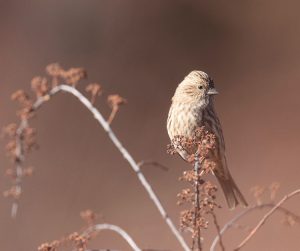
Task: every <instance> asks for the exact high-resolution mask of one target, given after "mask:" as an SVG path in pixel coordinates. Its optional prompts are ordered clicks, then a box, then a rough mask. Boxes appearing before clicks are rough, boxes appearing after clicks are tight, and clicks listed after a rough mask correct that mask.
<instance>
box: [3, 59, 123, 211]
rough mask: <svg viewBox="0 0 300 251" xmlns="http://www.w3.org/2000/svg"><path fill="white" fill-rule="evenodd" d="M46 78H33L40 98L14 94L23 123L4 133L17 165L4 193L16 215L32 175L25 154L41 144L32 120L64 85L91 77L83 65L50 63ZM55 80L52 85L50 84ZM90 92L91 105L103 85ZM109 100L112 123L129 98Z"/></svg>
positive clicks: (19, 92)
mask: <svg viewBox="0 0 300 251" xmlns="http://www.w3.org/2000/svg"><path fill="white" fill-rule="evenodd" d="M46 73H47V74H48V75H49V77H50V79H48V78H46V77H41V76H36V77H34V78H33V79H32V80H31V89H32V91H33V92H34V94H35V96H36V98H35V99H31V98H30V95H29V94H27V93H26V92H25V91H23V90H17V91H16V92H14V93H13V94H12V95H11V99H12V100H14V101H17V102H18V103H19V104H20V107H21V108H20V109H19V110H18V111H17V116H18V117H19V119H20V123H19V125H17V124H14V123H12V124H9V125H7V126H6V127H5V128H4V129H3V132H4V134H5V135H6V136H7V137H8V138H9V141H8V143H7V145H6V151H7V153H8V156H9V157H10V158H11V159H12V162H13V163H14V166H13V167H11V168H9V169H7V171H6V174H7V176H9V177H10V178H11V180H12V186H11V187H10V188H9V189H8V190H7V191H5V192H4V196H5V197H12V198H13V199H14V200H15V202H14V206H13V209H12V215H13V216H15V214H16V210H17V200H18V199H19V197H20V195H21V192H22V190H21V181H22V177H23V176H28V175H31V174H32V172H33V168H32V167H25V166H24V165H25V155H26V154H27V153H28V152H29V151H30V150H31V149H33V148H36V147H37V143H36V130H35V129H34V128H32V127H30V126H29V120H30V119H31V118H32V117H33V116H34V115H35V113H36V111H37V109H38V108H39V107H40V106H41V105H42V104H43V103H45V102H47V101H49V100H50V98H51V96H52V95H54V94H55V93H57V91H56V90H57V87H59V86H60V85H61V86H62V85H65V84H67V85H70V86H72V87H74V88H75V86H77V84H78V83H79V81H80V80H82V79H85V78H86V77H87V73H86V71H85V70H84V69H83V68H70V69H68V70H64V69H63V68H62V67H61V66H60V65H59V64H58V63H54V64H50V65H48V66H47V67H46ZM49 83H51V84H49ZM86 91H87V92H88V93H90V94H91V104H92V105H93V104H94V103H95V101H96V98H97V97H98V96H100V95H101V93H102V88H101V86H100V85H99V84H97V83H90V84H88V85H87V86H86ZM108 103H109V105H110V107H111V108H112V112H111V115H110V117H109V122H111V121H112V119H113V118H114V117H115V115H116V113H117V111H118V110H119V107H120V105H122V104H125V103H126V100H125V99H123V98H122V97H120V96H119V95H110V96H108Z"/></svg>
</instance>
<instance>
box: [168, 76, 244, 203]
mask: <svg viewBox="0 0 300 251" xmlns="http://www.w3.org/2000/svg"><path fill="white" fill-rule="evenodd" d="M214 94H217V92H216V90H215V88H214V83H213V81H212V79H211V78H210V77H209V76H208V75H207V74H206V73H205V72H202V71H192V72H191V73H190V74H189V75H187V76H186V77H185V79H184V80H183V81H182V82H181V83H180V84H179V85H178V87H177V89H176V91H175V94H174V96H173V98H172V105H171V107H170V111H169V116H168V121H167V130H168V134H169V137H170V139H171V141H172V140H173V139H174V137H175V136H184V137H186V138H192V137H193V136H194V135H195V130H196V129H197V128H199V127H201V126H205V129H206V130H208V131H210V132H211V133H213V134H214V135H215V136H216V149H215V150H214V152H213V156H214V161H215V163H216V168H215V169H214V175H215V176H216V177H217V179H218V181H219V183H220V185H221V187H222V189H223V192H224V195H225V198H226V200H227V203H228V206H229V208H235V207H236V205H237V204H239V203H241V204H242V205H244V206H247V202H246V200H245V199H244V197H243V195H242V194H241V192H240V191H239V189H238V187H237V186H236V184H235V182H234V181H233V179H232V177H231V175H230V173H229V170H228V168H227V162H226V156H225V142H224V138H223V133H222V128H221V124H220V121H219V119H218V117H217V115H216V112H215V109H214V106H213V96H214ZM178 153H179V154H180V155H181V157H182V158H183V159H185V160H188V156H189V155H190V154H191V153H188V152H186V151H185V150H180V151H178Z"/></svg>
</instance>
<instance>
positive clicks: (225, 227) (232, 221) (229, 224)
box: [209, 203, 300, 251]
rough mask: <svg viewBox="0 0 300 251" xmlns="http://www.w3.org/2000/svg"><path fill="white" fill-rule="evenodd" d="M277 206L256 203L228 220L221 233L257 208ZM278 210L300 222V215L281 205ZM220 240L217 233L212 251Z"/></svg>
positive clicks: (211, 247)
mask: <svg viewBox="0 0 300 251" xmlns="http://www.w3.org/2000/svg"><path fill="white" fill-rule="evenodd" d="M275 206H276V205H275V204H274V203H268V204H262V205H255V206H252V207H248V208H246V209H245V210H244V211H242V212H240V213H239V214H238V215H236V216H235V217H234V218H232V219H231V220H230V221H228V222H227V223H226V224H225V225H224V226H223V228H222V229H221V230H220V235H221V236H223V235H224V234H225V232H226V231H227V230H229V229H230V228H231V227H233V226H235V224H236V222H238V221H239V220H240V219H241V218H243V217H245V216H246V215H248V214H249V213H251V212H253V211H255V210H261V209H264V208H274V207H275ZM277 210H278V211H281V212H283V213H284V214H286V215H291V216H292V217H293V218H294V219H295V220H296V221H297V222H299V223H300V216H298V215H296V214H294V213H292V212H291V211H289V210H288V209H286V208H284V207H281V206H280V207H278V208H277ZM219 240H220V236H219V235H217V236H216V237H215V238H214V240H213V242H212V244H211V246H210V249H209V250H210V251H215V249H216V246H217V244H218V242H219Z"/></svg>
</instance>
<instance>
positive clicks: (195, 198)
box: [3, 63, 300, 251]
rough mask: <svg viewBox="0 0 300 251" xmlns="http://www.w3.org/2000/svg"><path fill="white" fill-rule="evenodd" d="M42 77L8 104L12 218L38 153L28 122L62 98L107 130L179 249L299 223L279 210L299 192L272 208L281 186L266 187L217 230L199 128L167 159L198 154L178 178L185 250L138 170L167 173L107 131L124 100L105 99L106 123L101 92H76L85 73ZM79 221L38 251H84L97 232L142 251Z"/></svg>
mask: <svg viewBox="0 0 300 251" xmlns="http://www.w3.org/2000/svg"><path fill="white" fill-rule="evenodd" d="M46 72H47V74H48V77H40V76H37V77H34V78H33V79H32V82H31V88H32V90H33V92H34V94H35V98H33V99H31V98H30V95H28V94H27V93H25V92H24V91H22V90H17V91H16V92H14V93H13V94H12V96H11V98H12V100H14V101H17V102H18V103H19V104H20V109H19V110H18V111H17V116H18V118H19V120H20V123H19V124H14V123H12V124H9V125H7V126H6V127H5V128H4V129H3V131H4V133H5V135H6V136H7V138H8V139H9V140H8V143H7V146H6V151H7V154H8V156H9V158H10V159H11V160H12V163H13V165H12V166H11V167H10V168H9V169H7V170H6V175H7V176H8V177H9V178H10V180H11V187H10V188H9V189H7V190H6V191H4V196H5V197H10V198H12V200H13V203H12V210H11V214H12V217H16V214H17V210H18V203H19V198H20V196H21V194H22V192H23V191H22V182H23V178H24V177H26V176H30V175H31V174H32V173H33V168H32V167H30V166H28V165H27V163H26V156H27V154H28V153H30V151H31V150H33V149H35V148H36V147H37V143H36V129H35V128H32V127H30V123H29V122H30V120H31V119H32V118H33V117H34V116H36V114H37V112H38V110H39V108H40V107H41V106H42V105H43V104H44V103H46V102H50V101H51V98H52V96H54V95H56V94H57V93H59V92H66V93H69V94H71V95H74V96H75V97H77V98H78V100H79V101H80V102H81V103H82V104H83V105H84V106H85V107H86V108H87V111H89V112H90V113H91V114H92V115H93V116H94V118H95V119H96V121H97V122H98V123H99V124H100V125H101V126H102V128H103V129H104V130H105V132H106V133H107V135H108V137H109V138H110V139H111V141H112V143H113V144H114V145H115V146H116V147H117V148H118V150H119V151H120V153H121V154H122V156H123V157H124V159H125V160H126V161H127V162H128V163H129V164H130V167H131V168H132V169H133V170H134V172H135V174H136V175H137V178H138V179H139V181H140V183H141V185H142V186H143V187H144V188H145V189H146V191H147V193H148V195H149V198H150V199H151V200H152V202H153V203H154V204H155V206H156V207H157V209H158V211H159V213H160V214H161V216H162V218H163V220H164V221H165V222H166V224H167V225H168V226H169V228H170V230H171V232H172V233H173V235H174V237H175V238H176V239H177V241H178V242H179V243H180V245H181V247H182V249H183V250H186V251H188V250H208V249H209V250H211V251H214V250H216V248H217V244H218V243H219V245H220V249H221V250H226V245H225V242H224V240H222V237H223V235H224V233H225V232H227V231H228V230H229V229H230V228H233V227H235V228H239V229H247V230H249V229H250V231H249V233H248V234H247V235H246V237H245V239H244V240H242V241H240V243H239V241H238V240H237V243H239V244H238V245H237V246H236V249H235V250H240V249H242V248H243V247H244V246H245V245H246V244H247V242H248V241H249V240H250V239H252V237H253V236H254V235H255V234H256V233H257V231H258V230H259V229H260V228H261V227H262V226H263V225H264V224H265V223H266V221H267V220H268V219H269V217H271V216H272V215H273V213H274V212H275V211H278V212H281V213H283V215H284V216H285V223H288V224H289V225H294V224H299V223H300V217H299V216H298V215H296V214H295V213H293V212H291V211H290V210H288V209H286V208H284V207H283V203H284V202H285V201H287V200H288V199H290V198H292V197H293V196H296V195H299V194H300V189H298V190H295V191H293V192H291V193H290V194H288V195H286V196H284V197H283V198H282V199H281V200H279V201H278V202H277V203H276V202H275V196H276V192H277V190H278V188H279V184H277V183H274V184H272V185H271V186H270V187H269V189H266V188H262V187H259V186H257V187H255V188H253V190H252V192H253V194H254V197H255V198H256V201H257V204H256V205H253V206H249V207H248V208H246V209H245V210H244V211H242V212H241V213H239V214H238V215H236V216H235V217H234V218H233V219H232V220H230V221H229V222H227V223H226V224H225V225H224V226H223V227H221V226H220V224H219V223H218V220H217V216H216V215H217V214H216V209H221V205H219V204H218V202H217V198H216V192H217V189H218V188H217V186H216V185H214V184H212V183H211V182H210V181H207V180H206V175H207V174H208V173H211V172H212V171H213V170H214V166H215V163H214V162H212V161H211V160H209V159H208V158H207V154H208V153H209V151H210V150H211V149H213V148H214V147H215V137H214V135H212V134H211V133H209V132H207V131H206V130H205V128H204V127H201V128H199V129H198V130H197V131H196V132H195V136H194V137H193V138H192V139H186V138H184V137H181V136H180V135H179V136H177V137H176V138H175V140H174V142H172V144H170V145H169V146H168V152H169V153H170V154H175V153H176V149H177V148H185V147H188V148H190V146H191V145H195V146H196V149H197V151H196V152H195V153H194V154H192V155H191V156H190V158H189V160H190V161H189V162H190V163H191V169H190V170H186V171H184V173H183V175H182V177H181V178H180V180H181V181H184V182H186V183H187V184H188V187H187V188H185V189H183V190H182V191H181V192H180V193H179V194H178V204H179V205H183V204H184V205H185V206H186V209H184V210H183V211H182V212H181V214H180V228H181V230H182V231H188V232H190V233H191V239H192V241H191V245H189V244H187V243H186V241H185V240H184V238H183V237H182V235H181V233H180V231H178V229H177V227H176V225H175V224H174V223H173V221H172V220H171V219H170V218H169V216H168V214H167V212H166V210H165V209H164V207H163V205H162V204H161V202H160V200H159V198H158V196H157V195H156V194H155V193H154V191H153V189H152V187H151V185H150V183H149V182H148V181H147V179H146V178H145V176H144V175H143V172H142V170H141V167H142V166H145V165H154V166H156V167H159V168H161V169H163V170H167V169H168V168H167V167H165V166H163V165H161V164H160V163H157V162H155V161H142V162H139V163H137V162H136V161H135V160H134V159H133V158H132V156H131V155H130V154H129V152H128V151H127V150H126V148H124V147H123V145H122V144H121V142H120V141H119V140H118V138H117V137H116V135H115V134H114V132H113V131H112V129H111V127H110V124H111V123H112V121H113V119H114V118H115V116H116V114H117V112H118V111H119V109H120V106H122V105H124V104H126V103H127V101H126V99H124V98H122V97H121V96H119V95H118V94H114V95H109V96H108V97H107V102H108V105H109V106H110V108H111V114H110V116H109V118H108V119H105V118H104V117H103V116H102V114H101V113H100V112H99V110H98V109H97V108H96V107H95V104H96V100H97V97H99V96H100V95H101V94H102V87H101V86H100V85H99V84H97V83H91V84H88V85H87V86H86V88H85V91H86V92H87V95H88V96H90V99H87V98H86V97H85V96H84V94H83V93H81V92H79V91H78V90H77V89H76V86H77V85H78V84H79V82H80V80H82V79H84V78H86V76H87V73H86V71H85V70H84V69H83V68H71V69H69V70H64V69H63V68H62V67H61V66H60V65H59V64H57V63H55V64H50V65H48V66H47V67H46ZM268 190H269V194H270V202H267V203H265V202H264V201H263V200H262V195H263V194H265V193H266V192H267V191H268ZM262 209H267V212H266V214H265V215H264V216H263V217H262V218H261V219H260V220H258V223H257V225H256V226H255V227H253V228H250V227H245V226H243V225H241V224H240V223H239V222H240V221H241V219H243V217H244V216H246V215H248V214H250V213H252V212H253V211H256V210H262ZM222 210H227V208H226V207H225V208H224V209H222ZM80 215H81V217H82V218H83V219H84V221H85V222H86V224H85V227H84V228H83V229H82V230H81V231H77V232H74V233H71V234H70V235H68V236H66V237H63V238H59V239H57V240H54V241H51V242H46V243H43V244H41V245H40V246H39V247H38V250H39V251H57V250H60V248H62V247H64V248H69V249H70V250H77V251H84V250H88V243H89V241H90V240H91V239H92V238H95V237H96V234H97V233H98V232H99V231H101V230H110V231H114V232H115V233H117V234H119V235H121V236H122V237H123V238H124V239H125V240H126V241H127V243H128V244H129V245H130V247H131V248H132V249H133V250H142V249H141V248H140V247H138V246H137V244H136V242H135V241H134V240H133V239H132V238H131V237H130V235H129V234H128V233H126V232H125V231H124V230H123V229H121V228H120V227H118V226H115V225H111V224H106V223H102V224H96V220H97V215H96V214H95V213H93V212H92V211H91V210H86V211H84V212H81V214H80ZM209 222H212V223H213V224H214V225H215V227H216V230H217V233H218V234H217V235H216V237H215V239H214V240H213V242H212V243H211V245H208V243H205V238H204V230H205V229H206V228H207V227H208V226H209V224H208V223H209ZM204 243H205V244H206V246H207V247H208V246H210V248H207V247H204ZM99 250H104V249H99Z"/></svg>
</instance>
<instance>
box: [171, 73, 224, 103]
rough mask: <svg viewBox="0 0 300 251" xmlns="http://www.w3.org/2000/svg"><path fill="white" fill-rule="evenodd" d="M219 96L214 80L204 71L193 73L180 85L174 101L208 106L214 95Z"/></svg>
mask: <svg viewBox="0 0 300 251" xmlns="http://www.w3.org/2000/svg"><path fill="white" fill-rule="evenodd" d="M216 94H218V92H217V90H216V89H215V87H214V82H213V80H212V79H211V78H210V77H209V76H208V75H207V74H206V73H205V72H203V71H192V72H191V73H190V74H188V75H187V76H186V77H185V78H184V80H183V81H182V82H181V83H180V84H179V85H178V87H177V89H176V92H175V95H174V97H173V100H178V101H180V102H196V103H198V102H201V103H204V104H206V105H207V104H208V102H209V98H210V97H211V96H212V95H216Z"/></svg>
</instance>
